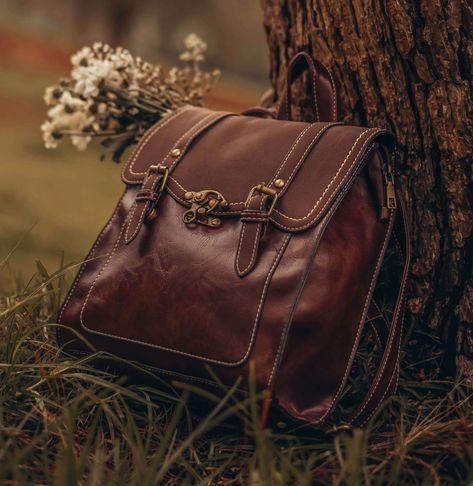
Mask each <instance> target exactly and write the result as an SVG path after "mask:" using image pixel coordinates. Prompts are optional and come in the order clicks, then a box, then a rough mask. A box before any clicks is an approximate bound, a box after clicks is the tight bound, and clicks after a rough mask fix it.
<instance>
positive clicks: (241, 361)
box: [80, 225, 291, 366]
mask: <svg viewBox="0 0 473 486" xmlns="http://www.w3.org/2000/svg"><path fill="white" fill-rule="evenodd" d="M123 229H124V225H122V228H121V230H120V234H119V235H118V238H117V241H116V242H115V246H114V248H113V250H112V252H111V254H110V256H109V257H108V259H107V261H106V262H105V264H104V265H103V267H102V268H101V270H100V271H99V273H98V274H97V276H96V277H95V279H94V281H93V282H92V285H91V287H90V289H89V291H88V293H87V296H86V298H85V301H84V304H83V305H82V309H81V312H80V323H81V325H82V327H83V328H84V329H85V330H86V331H88V332H91V333H93V334H97V335H102V336H108V337H112V338H116V339H120V340H122V341H127V342H132V343H136V344H144V345H147V346H150V347H153V348H157V349H163V350H166V351H171V352H174V353H177V354H181V355H183V356H188V357H190V358H196V359H201V360H205V361H208V362H211V363H216V364H221V365H231V366H237V365H240V364H242V363H243V362H244V361H245V360H246V358H247V357H248V356H249V354H250V352H251V348H252V346H253V342H254V338H255V334H256V328H257V324H258V321H259V318H260V314H261V309H262V306H263V302H264V298H265V295H266V292H267V289H268V287H269V283H270V281H271V277H272V275H273V273H274V270H275V268H276V266H277V265H278V263H279V261H280V258H281V255H282V253H283V251H284V250H285V248H286V246H287V242H288V241H289V238H290V237H291V235H290V234H288V235H286V237H285V239H284V240H283V242H282V245H281V247H280V249H279V251H278V253H277V254H276V257H275V259H274V261H273V264H272V265H271V268H270V269H269V272H268V274H267V276H266V281H265V283H264V287H263V291H262V293H261V298H260V302H259V305H258V309H257V311H256V317H255V321H254V324H253V329H252V333H251V337H250V343H249V345H248V349H247V351H246V353H245V355H244V356H243V358H241V359H240V360H238V361H235V362H232V361H221V360H217V359H212V358H208V357H205V356H199V355H195V354H191V353H186V352H185V351H180V350H178V349H173V348H167V347H165V346H160V345H157V344H152V343H147V342H144V341H139V340H136V339H131V338H126V337H123V336H118V335H115V334H109V333H104V332H101V331H96V330H94V329H90V328H88V327H87V326H86V325H85V324H84V321H83V316H84V311H85V307H86V305H87V303H88V301H89V298H90V295H91V293H92V291H93V288H94V287H95V284H96V283H97V280H98V279H99V278H100V276H101V275H102V273H103V272H104V271H105V268H106V267H107V266H108V264H109V263H110V260H111V259H112V257H113V255H114V254H115V252H116V250H117V247H118V244H119V242H120V239H121V236H122V233H123Z"/></svg>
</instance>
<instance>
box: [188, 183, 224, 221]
mask: <svg viewBox="0 0 473 486" xmlns="http://www.w3.org/2000/svg"><path fill="white" fill-rule="evenodd" d="M184 198H185V199H186V201H189V202H190V203H191V207H190V209H188V210H187V211H186V212H185V213H184V215H183V217H182V219H183V221H184V223H186V224H196V223H198V224H203V225H205V226H210V227H211V228H218V227H219V226H220V225H221V224H222V220H221V219H220V218H216V217H215V216H214V215H212V211H215V210H225V209H226V208H227V207H228V202H227V201H226V200H225V198H224V197H223V196H222V194H220V193H219V192H217V191H213V190H211V189H207V190H205V191H198V192H193V191H189V192H186V193H185V194H184Z"/></svg>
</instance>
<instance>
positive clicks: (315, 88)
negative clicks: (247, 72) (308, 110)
mask: <svg viewBox="0 0 473 486" xmlns="http://www.w3.org/2000/svg"><path fill="white" fill-rule="evenodd" d="M305 72H307V74H308V77H309V83H310V90H309V93H310V97H311V100H312V106H313V107H314V111H315V121H322V122H334V121H337V120H338V111H337V90H336V87H335V82H334V80H333V77H332V74H331V72H330V71H329V70H328V68H327V67H326V66H325V65H324V64H322V63H321V62H320V61H317V60H316V59H313V58H312V57H311V56H310V55H309V54H307V53H306V52H298V53H297V54H296V55H295V56H294V57H293V58H292V59H291V60H290V62H289V65H288V67H287V73H286V86H285V88H284V91H283V92H282V95H281V102H280V104H279V110H278V115H277V118H278V119H279V120H291V119H292V116H291V105H292V100H291V98H292V94H291V87H292V84H293V83H294V81H296V80H297V79H298V78H299V77H300V76H301V75H302V74H304V73H305Z"/></svg>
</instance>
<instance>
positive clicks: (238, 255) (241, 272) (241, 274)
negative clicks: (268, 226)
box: [237, 221, 262, 277]
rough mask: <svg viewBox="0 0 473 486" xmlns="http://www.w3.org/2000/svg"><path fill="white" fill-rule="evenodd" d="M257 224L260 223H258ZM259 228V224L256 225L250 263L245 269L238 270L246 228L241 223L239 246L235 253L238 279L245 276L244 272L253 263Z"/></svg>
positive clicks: (244, 224) (259, 232)
mask: <svg viewBox="0 0 473 486" xmlns="http://www.w3.org/2000/svg"><path fill="white" fill-rule="evenodd" d="M258 223H260V221H258ZM261 226H262V225H261V224H258V226H257V228H256V234H255V240H254V242H253V251H252V252H251V258H250V261H249V263H248V265H247V266H246V268H245V269H243V270H240V247H241V246H242V242H243V235H244V234H245V228H246V223H243V228H242V229H241V238H240V244H239V245H238V252H237V270H238V275H240V277H242V276H243V275H244V274H245V272H246V271H247V270H248V269H249V268H250V267H251V265H252V263H253V262H254V261H255V256H256V247H257V245H258V240H259V237H260V234H261Z"/></svg>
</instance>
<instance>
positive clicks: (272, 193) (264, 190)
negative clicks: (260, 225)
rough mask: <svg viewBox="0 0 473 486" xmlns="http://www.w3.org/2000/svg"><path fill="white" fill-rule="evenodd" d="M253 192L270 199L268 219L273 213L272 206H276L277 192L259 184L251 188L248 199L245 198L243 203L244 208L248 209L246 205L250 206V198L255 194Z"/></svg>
mask: <svg viewBox="0 0 473 486" xmlns="http://www.w3.org/2000/svg"><path fill="white" fill-rule="evenodd" d="M255 192H259V193H260V194H264V195H266V196H268V197H269V198H270V199H271V204H270V205H269V208H268V210H267V213H268V217H269V216H270V215H271V213H272V212H273V209H274V206H276V202H277V200H278V192H277V191H276V190H274V189H271V187H268V186H266V185H265V184H264V182H262V183H261V184H258V185H256V186H255V187H253V188H252V189H251V191H250V193H249V194H248V197H247V198H246V202H245V208H248V205H249V204H250V201H251V198H252V197H253V195H254V194H255Z"/></svg>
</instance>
